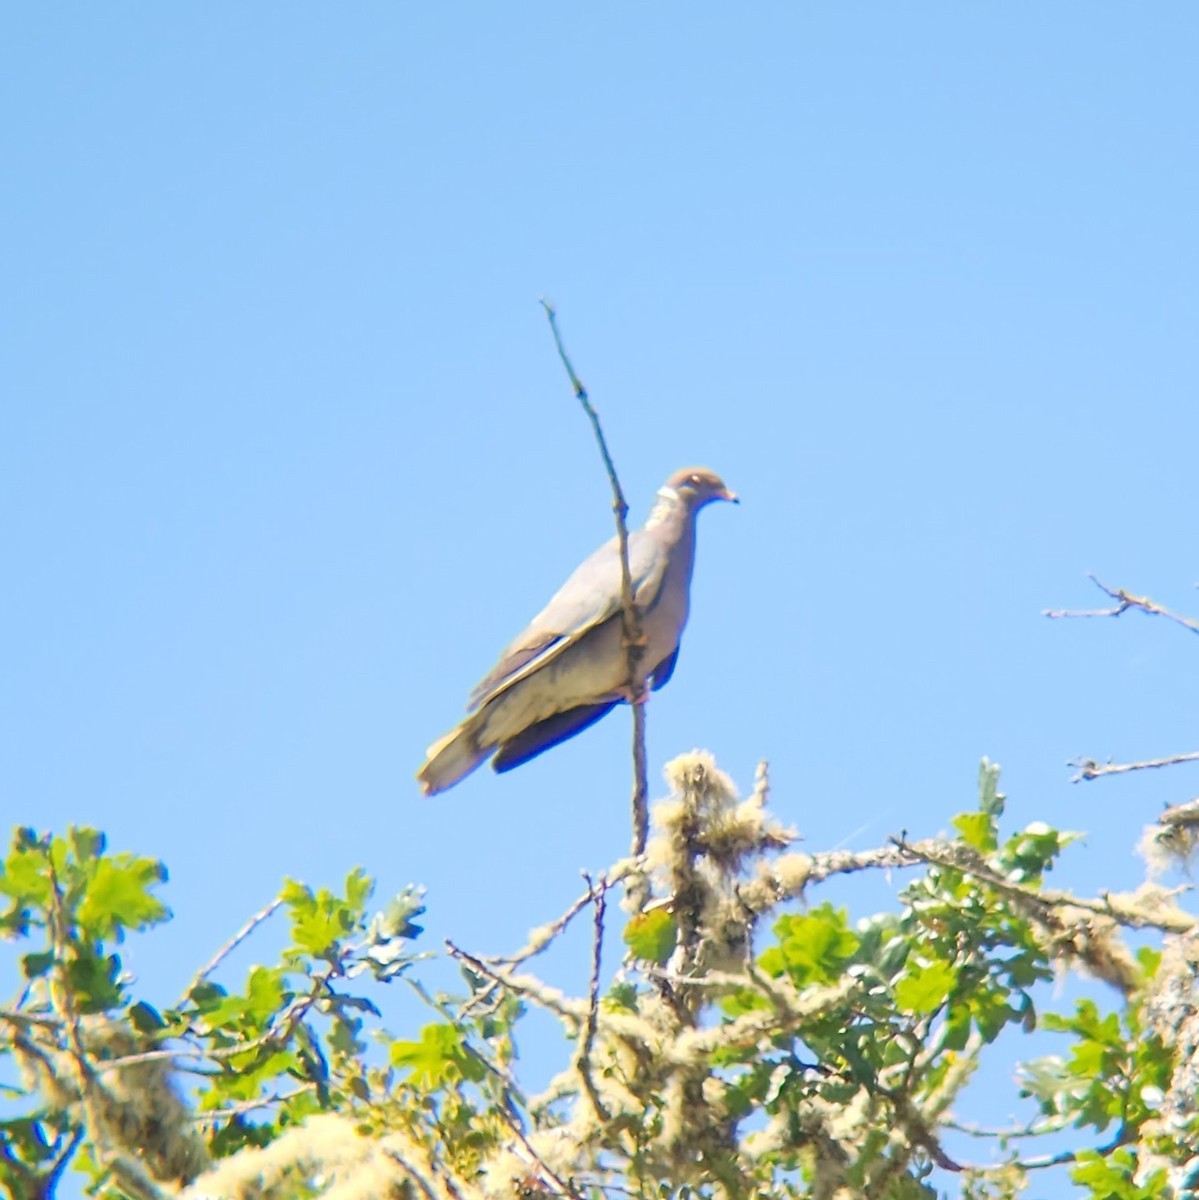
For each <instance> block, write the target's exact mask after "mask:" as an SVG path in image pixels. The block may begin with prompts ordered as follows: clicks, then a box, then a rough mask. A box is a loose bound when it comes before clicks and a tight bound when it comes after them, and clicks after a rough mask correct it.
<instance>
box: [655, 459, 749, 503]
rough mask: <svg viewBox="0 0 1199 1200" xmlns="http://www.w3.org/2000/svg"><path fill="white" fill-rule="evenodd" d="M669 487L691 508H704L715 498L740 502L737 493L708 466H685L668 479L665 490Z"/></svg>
mask: <svg viewBox="0 0 1199 1200" xmlns="http://www.w3.org/2000/svg"><path fill="white" fill-rule="evenodd" d="M667 489H669V490H670V491H672V492H674V494H675V495H676V496H678V498H679V499H680V500H681V501H682V502H683V503H684V504H685V505H686V506H687V507H688V508H690V509H692V510H697V509H701V508H703V506H704V505H705V504H710V503H711V502H712V501H713V500H728V501H730V502H731V503H733V504H739V503H740V501H739V500H738V499H737V493H736V492H732V491H730V490H729V489H728V487H726V486H725V482H724V480H723V479H721V478H720V476H719V475H717V474H716V472H715V471H709V470H708V468H707V467H684V468H683V469H682V470H681V471H676V472H675V473H674V474H673V475H672V476H671V477H670V478H669V479H668V480H667V481H666V486H665V488H663V491H665V490H667Z"/></svg>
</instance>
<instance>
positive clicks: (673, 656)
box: [649, 646, 679, 692]
mask: <svg viewBox="0 0 1199 1200" xmlns="http://www.w3.org/2000/svg"><path fill="white" fill-rule="evenodd" d="M678 661H679V647H678V646H675V648H674V650H672V651H671V653H669V654H668V655H667V656H666V657H665V658H664V659H663V660H662V661H661V662H660V663H659V664H658V665H657V666H656V667H655V668H654V669H653V671H652V672H650V677H649V679H650V683H651V684H653V688H654V691H655V692H656V691H657V690H658V689H659V688H660V687H665V686H666V684H667V683H669V682H670V677H671V676H672V675H673V674H674V667H675V663H677V662H678Z"/></svg>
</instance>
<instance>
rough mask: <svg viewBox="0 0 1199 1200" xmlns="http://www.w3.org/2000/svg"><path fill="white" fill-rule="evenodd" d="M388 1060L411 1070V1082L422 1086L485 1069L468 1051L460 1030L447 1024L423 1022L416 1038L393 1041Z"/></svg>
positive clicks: (478, 1074) (475, 1077)
mask: <svg viewBox="0 0 1199 1200" xmlns="http://www.w3.org/2000/svg"><path fill="white" fill-rule="evenodd" d="M391 1063H392V1066H395V1067H400V1068H402V1069H406V1070H408V1071H409V1072H411V1075H412V1078H413V1080H414V1082H416V1083H418V1084H421V1085H423V1086H425V1087H437V1086H439V1085H441V1084H445V1083H453V1082H456V1081H457V1080H459V1079H473V1080H478V1079H481V1078H482V1077H483V1074H484V1070H485V1069H484V1067H483V1065H482V1063H480V1062H479V1061H478V1060H477V1059H476V1058H475V1057H474V1056H473V1055H472V1054H470V1053H469V1052H468V1051H467V1049H466V1046H465V1044H464V1043H463V1041H462V1035H461V1033H460V1032H459V1031H458V1030H457V1029H456V1028H455V1027H454V1026H453V1025H449V1024H434V1025H426V1026H425V1027H424V1028H423V1029H422V1030H421V1034H420V1041H419V1042H405V1041H395V1042H392V1043H391Z"/></svg>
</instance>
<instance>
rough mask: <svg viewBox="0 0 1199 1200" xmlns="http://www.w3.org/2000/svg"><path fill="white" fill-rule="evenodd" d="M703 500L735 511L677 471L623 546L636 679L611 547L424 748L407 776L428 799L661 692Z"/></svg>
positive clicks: (713, 484)
mask: <svg viewBox="0 0 1199 1200" xmlns="http://www.w3.org/2000/svg"><path fill="white" fill-rule="evenodd" d="M713 500H729V501H732V502H733V503H734V504H735V503H737V497H736V495H734V493H733V492H731V491H730V490H729V489H728V488H727V487H726V486H725V484H724V481H723V480H722V479H721V478H720V476H719V475H717V474H715V473H714V472H713V471H709V470H707V469H706V468H704V467H686V468H684V469H683V470H681V471H676V472H675V473H674V474H673V475H671V477H670V478H669V479H668V480H667V481H666V483H665V484H664V485H663V486H662V487H661V488H659V489H658V497H657V500H656V502H655V504H654V506H653V509H652V510H651V512H650V514H649V519H648V520H647V521H646V523H645V527H644V528H643V529H638V530H636V531H635V532H633V533H630V534H629V574H630V578H631V580H632V585H633V599H634V603H635V604H636V606H637V613H638V616H639V619H640V624H641V634H642V638H643V640H644V651H643V653H642V655H641V657H640V659H639V663H638V676H639V678H637V679H636V680H632V681H631V680H630V679H629V658H628V650H627V648H626V644H625V639H624V628H623V622H622V607H623V606H622V603H621V569H620V548H619V542H618V540H617V539H616V538H613V539H612V540H611V541H610V542H608V543H606V544H605V545H603V546H601V547H600V548H599V549H598V550H597V551H596V552H595V553H594V554H593V555H591V557H590V558H588V559H587V560H586V561H585V562H584V563H583V564H582V565H581V566H580V567H579V568H578V569H577V570H576V571H575V573H574V574H573V575H571V577H570V578H569V579H568V580H567V581H566V582H565V583H564V584H563V585H562V587H561V588H560V589H559V590H558V592H557V593H556V594H555V595H554V597H553V599H551V600H550V602H549V603H548V604H547V605H546V606H545V608H543V609H542V610H541V612H539V613H538V614H537V616H535V617H534V618H533V620H532V622H531V623H530V625H529V627H528V628H527V629H526V630H525V631H524V633H522V634H521V635H520V636H519V637H518V638H517V639H516V640H515V641H514V642H512V644H511V645H510V646H509V647H508V648H507V649H506V650H505V651H504V652H503V654H502V655H501V656H500V660H499V662H498V663H497V664H496V665H495V667H494V668H493V669H492V671H491V673H490V674H489V675H488V676H487V677H486V678H485V679H484V680H483V681H482V682H481V683H480V684H479V685H478V687H476V688H475V690H474V691H473V692H472V693H471V694H470V700H469V703H468V705H467V712H468V714H469V715H468V716H467V717H466V718H465V719H464V720H463V721H462V723H461V724H460V725H458V726H457V728H455V729H453V730H451V731H450V732H449V733H447V734H446V735H445V737H443V738H441V739H440V740H439V741H436V742H434V743H433V745H431V746H430V747H429V749H428V751H427V755H428V757H427V758H426V760H425V763H424V765H423V766H422V767H421V768H420V770H419V771H418V772H417V774H416V777H417V779H418V780H419V781H420V784H421V788H422V790H423V791H424V793H425V795H426V796H432V795H435V794H436V793H437V792H444V791H445V790H446V789H447V788H450V787H453V786H454V784H456V783H458V782H459V781H460V780H462V779H465V778H466V776H467V775H469V774H470V773H471V772H472V771H474V770H476V769H477V768H478V767H479V766H481V765H482V764H483V763H484V762H485V761H486V760H487V759H489V758H491V759H492V766H493V767H494V769H495V770H496V771H510V770H512V769H513V768H514V767H519V766H520V765H521V764H523V763H526V762H528V761H529V759H531V758H535V757H536V756H537V755H538V754H541V753H542V752H543V751H545V750H548V749H550V748H551V747H552V746H556V745H558V743H559V742H564V741H566V739H567V738H572V737H574V736H575V735H576V734H578V733H581V732H582V731H583V730H584V729H587V728H588V727H589V726H591V725H594V724H595V723H596V721H598V720H600V718H601V717H604V716H606V715H607V714H608V713H609V712H610V711H611V710H612V709H613V708H615V707H616V705H617V704H620V703H622V702H625V703H641V702H642V701H644V700H645V699H646V698H647V696H648V694H649V691H650V690H651V689H652V690H654V691H656V690H657V689H658V688H660V687H661V686H662V685H663V684H664V683H666V681H667V680H668V679H669V678H670V676H671V674H672V673H673V671H674V667H675V662H676V660H677V659H678V654H679V639H680V638H681V636H682V633H683V626H684V625H686V623H687V608H688V602H689V599H690V590H691V568H692V565H693V564H694V561H695V518H696V516H697V514H698V513H699V510H700V509H701V508H703V507H704V505H706V504H709V503H710V502H711V501H713ZM630 684H632V685H633V686H632V687H630ZM647 685H648V686H647ZM493 756H494V757H493Z"/></svg>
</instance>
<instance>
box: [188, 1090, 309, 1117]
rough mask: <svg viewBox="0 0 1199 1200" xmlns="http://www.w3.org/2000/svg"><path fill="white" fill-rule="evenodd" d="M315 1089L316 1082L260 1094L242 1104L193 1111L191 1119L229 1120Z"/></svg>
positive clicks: (281, 1102)
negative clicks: (269, 1094) (271, 1093)
mask: <svg viewBox="0 0 1199 1200" xmlns="http://www.w3.org/2000/svg"><path fill="white" fill-rule="evenodd" d="M315 1089H316V1084H315V1083H306V1084H304V1086H303V1087H298V1088H295V1089H294V1090H293V1091H290V1092H276V1093H275V1094H274V1095H273V1096H259V1097H258V1099H257V1100H243V1101H242V1102H241V1103H240V1104H231V1105H230V1106H229V1107H228V1108H214V1109H212V1110H210V1111H209V1112H197V1113H193V1114H192V1118H191V1119H192V1120H193V1121H195V1122H196V1123H197V1124H204V1123H205V1122H208V1121H229V1120H232V1119H233V1118H234V1117H242V1116H245V1114H246V1113H248V1112H254V1111H255V1110H256V1109H259V1108H270V1106H271V1105H272V1104H286V1103H287V1101H288V1100H294V1099H295V1098H296V1097H297V1096H302V1095H304V1093H305V1092H311V1091H314V1090H315Z"/></svg>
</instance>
